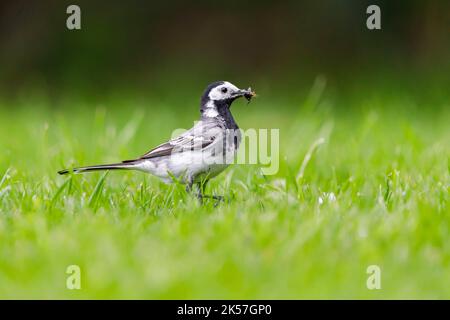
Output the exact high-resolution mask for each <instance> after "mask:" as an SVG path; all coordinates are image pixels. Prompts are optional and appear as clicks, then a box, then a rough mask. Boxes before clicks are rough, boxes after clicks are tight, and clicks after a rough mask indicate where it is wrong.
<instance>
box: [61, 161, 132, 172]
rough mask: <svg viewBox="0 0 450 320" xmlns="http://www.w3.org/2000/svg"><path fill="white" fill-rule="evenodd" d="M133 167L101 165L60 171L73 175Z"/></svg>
mask: <svg viewBox="0 0 450 320" xmlns="http://www.w3.org/2000/svg"><path fill="white" fill-rule="evenodd" d="M132 167H133V166H132V165H131V164H126V163H112V164H100V165H96V166H87V167H79V168H73V169H64V170H60V171H58V173H59V174H68V173H70V172H73V173H83V172H89V171H100V170H126V169H131V168H132Z"/></svg>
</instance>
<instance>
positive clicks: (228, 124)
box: [58, 81, 256, 201]
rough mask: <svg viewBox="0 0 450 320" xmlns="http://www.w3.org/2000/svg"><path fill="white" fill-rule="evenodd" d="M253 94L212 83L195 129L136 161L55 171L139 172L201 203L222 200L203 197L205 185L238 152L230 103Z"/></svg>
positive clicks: (204, 93)
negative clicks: (174, 186) (181, 187)
mask: <svg viewBox="0 0 450 320" xmlns="http://www.w3.org/2000/svg"><path fill="white" fill-rule="evenodd" d="M255 96H256V93H255V92H254V91H253V90H252V89H251V88H250V87H249V88H248V89H239V88H238V87H236V86H235V85H233V84H232V83H230V82H228V81H215V82H213V83H211V84H209V85H208V86H207V87H206V89H205V90H204V92H203V94H202V96H201V99H200V119H199V120H198V121H196V122H195V124H194V126H193V127H192V128H191V129H189V130H187V131H185V132H184V133H182V134H181V135H178V136H176V137H174V138H172V139H170V140H169V141H167V142H165V143H162V144H160V145H158V146H157V147H155V148H153V149H151V150H150V151H148V152H147V153H145V154H144V155H142V156H141V157H139V158H136V159H132V160H124V161H122V162H120V163H111V164H100V165H92V166H85V167H78V168H73V169H64V170H60V171H58V173H59V174H61V175H64V174H68V173H71V172H73V173H85V172H92V171H100V170H138V171H143V172H145V173H150V174H152V175H154V176H156V177H158V178H160V179H161V180H162V181H164V182H165V183H171V182H174V181H175V180H176V181H178V182H180V183H182V184H185V185H186V191H188V192H192V191H193V187H194V185H196V186H197V189H198V192H197V193H195V195H196V196H197V197H198V198H199V200H200V201H202V200H203V198H213V199H216V200H223V197H221V196H213V195H206V194H205V188H206V184H207V182H208V181H209V180H210V179H211V178H213V177H215V176H217V175H218V174H220V173H221V172H222V171H223V170H225V169H226V168H227V167H228V165H229V164H230V162H232V161H230V160H232V159H233V158H234V156H235V154H236V152H237V150H238V148H239V144H240V142H241V132H240V130H239V127H238V125H237V123H236V121H235V120H234V118H233V115H232V114H231V110H230V108H231V105H232V103H233V102H234V101H235V100H236V99H238V98H241V97H244V98H245V99H246V100H247V101H248V102H250V101H251V99H252V98H253V97H255Z"/></svg>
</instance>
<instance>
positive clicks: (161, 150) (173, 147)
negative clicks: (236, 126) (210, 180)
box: [124, 122, 221, 162]
mask: <svg viewBox="0 0 450 320" xmlns="http://www.w3.org/2000/svg"><path fill="white" fill-rule="evenodd" d="M220 130H221V129H220V128H219V127H217V124H214V123H207V122H206V123H205V122H203V123H202V122H198V123H197V124H196V125H195V126H194V127H193V128H192V129H190V130H188V131H186V132H184V133H183V134H181V135H179V136H177V137H175V138H173V139H171V140H169V141H168V142H166V143H163V144H160V145H159V146H157V147H155V148H153V149H152V150H150V151H148V152H147V153H145V154H144V155H142V156H141V157H140V158H139V159H135V160H125V161H124V162H133V161H136V160H143V159H151V158H157V157H163V156H169V155H171V154H174V153H180V152H185V151H191V150H201V149H203V148H205V147H207V146H208V145H210V144H211V143H213V141H214V139H215V137H216V135H217V134H218V133H220Z"/></svg>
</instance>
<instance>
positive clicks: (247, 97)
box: [243, 87, 256, 103]
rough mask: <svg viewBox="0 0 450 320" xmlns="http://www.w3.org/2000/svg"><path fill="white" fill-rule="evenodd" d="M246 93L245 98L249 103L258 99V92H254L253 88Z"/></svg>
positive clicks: (245, 91)
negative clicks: (253, 99) (255, 98)
mask: <svg viewBox="0 0 450 320" xmlns="http://www.w3.org/2000/svg"><path fill="white" fill-rule="evenodd" d="M243 91H244V98H245V99H247V101H248V103H250V101H251V100H252V98H253V97H256V92H255V91H253V90H252V88H250V87H249V88H248V89H247V90H243Z"/></svg>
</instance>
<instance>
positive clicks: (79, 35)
mask: <svg viewBox="0 0 450 320" xmlns="http://www.w3.org/2000/svg"><path fill="white" fill-rule="evenodd" d="M69 4H72V2H71V1H34V2H30V1H2V3H1V4H0V23H1V24H0V26H1V28H0V70H1V71H0V83H1V88H2V96H8V97H9V96H14V95H15V94H16V93H17V92H21V93H24V92H25V93H26V92H29V91H30V90H32V91H35V90H38V89H41V90H43V92H45V94H47V95H49V96H50V98H51V99H52V100H51V101H50V102H51V103H52V104H53V103H54V104H55V106H57V107H58V105H57V102H58V100H57V99H58V98H59V97H61V95H66V94H68V93H70V92H72V93H74V94H77V95H80V94H81V95H83V96H89V97H90V98H95V99H98V100H100V101H101V100H102V97H103V96H104V95H105V94H106V95H109V94H111V93H114V92H117V91H127V90H131V91H133V94H134V95H138V96H145V97H147V96H151V97H155V98H157V99H165V98H170V96H173V95H174V94H177V93H179V92H180V91H184V92H183V95H185V96H186V99H191V97H193V96H195V97H196V98H197V96H198V95H199V92H200V91H201V90H202V89H203V88H204V87H205V86H206V84H207V83H209V82H212V81H213V80H217V79H228V80H230V81H232V82H235V83H237V84H239V85H243V86H246V85H248V84H251V85H252V86H254V87H255V88H257V89H258V91H260V94H262V95H263V96H266V95H267V94H269V93H270V94H271V95H279V96H283V95H292V93H293V92H295V93H297V92H302V91H307V90H309V88H310V86H311V83H312V82H313V80H314V78H315V77H316V76H317V75H318V74H323V75H324V76H326V78H327V79H328V84H329V85H331V86H332V88H334V89H336V91H337V92H338V93H339V94H340V95H343V94H344V93H345V92H346V91H351V92H352V94H353V92H354V91H355V90H358V89H359V90H361V87H360V86H361V85H364V86H365V88H364V89H365V90H369V91H364V92H363V93H362V94H365V95H367V94H370V93H371V92H370V89H371V88H373V86H374V85H376V84H378V85H379V84H380V83H381V84H384V85H386V86H388V87H392V90H409V92H413V93H415V94H418V95H425V96H427V98H428V99H429V98H430V97H432V98H437V97H436V94H437V93H438V92H436V91H432V90H433V89H437V88H436V87H435V86H437V87H440V88H441V89H442V90H444V89H445V90H446V89H447V88H448V74H449V70H450V69H449V64H450V62H449V60H450V59H449V52H450V41H449V29H450V28H449V21H450V17H449V15H450V14H449V12H450V4H449V3H448V2H446V1H426V2H424V1H376V2H373V1H344V2H342V1H337V0H328V1H324V2H315V1H282V2H276V1H267V0H265V1H244V2H242V1H226V2H215V1H202V0H200V1H195V2H186V1H137V0H132V1H128V2H127V3H126V4H125V3H123V2H119V1H83V0H81V1H77V2H76V4H78V5H79V6H80V8H81V12H82V29H81V30H78V31H71V30H68V29H67V28H66V27H65V25H66V18H67V16H68V15H67V14H66V8H67V6H68V5H69ZM370 4H378V5H379V6H381V9H382V29H381V30H374V31H371V30H368V29H367V28H366V19H367V17H368V15H367V14H366V8H367V6H368V5H370ZM399 82H400V83H399ZM187 92H191V94H186V93H187ZM53 99H54V100H53ZM189 101H191V100H189Z"/></svg>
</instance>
